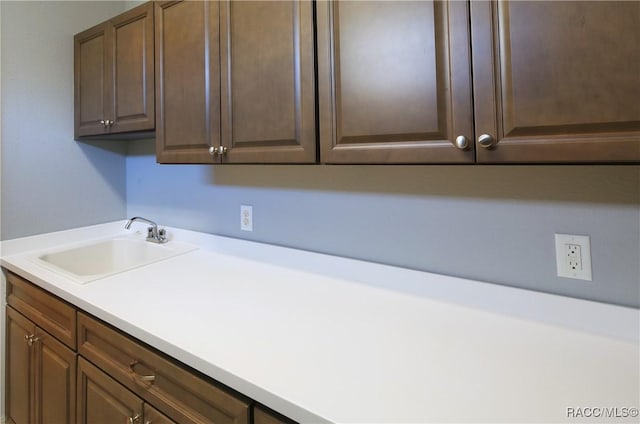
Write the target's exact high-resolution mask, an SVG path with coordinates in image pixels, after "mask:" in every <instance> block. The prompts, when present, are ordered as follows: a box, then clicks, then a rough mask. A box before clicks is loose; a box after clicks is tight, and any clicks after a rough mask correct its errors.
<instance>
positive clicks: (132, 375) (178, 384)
mask: <svg viewBox="0 0 640 424" xmlns="http://www.w3.org/2000/svg"><path fill="white" fill-rule="evenodd" d="M78 351H79V353H80V354H81V355H82V356H84V357H85V358H87V359H89V360H90V361H91V362H93V363H94V364H96V365H97V366H98V367H100V368H102V370H103V371H105V372H106V373H107V374H109V375H111V376H112V377H113V378H115V379H116V380H117V381H119V382H120V383H122V384H123V385H125V386H126V387H128V388H129V389H130V390H132V391H133V392H134V393H136V394H137V395H138V396H140V397H141V398H143V399H144V400H145V401H147V402H149V403H150V404H152V405H154V406H155V407H156V408H158V410H160V411H161V412H162V413H164V414H166V415H167V416H168V417H169V418H171V419H173V420H175V421H176V422H178V423H215V424H227V423H229V424H231V423H234V424H242V423H248V421H249V404H248V403H247V402H245V401H244V400H241V399H239V398H237V397H235V396H234V395H232V394H230V393H228V392H226V391H225V390H223V389H222V388H220V387H217V386H216V385H213V384H211V383H209V382H207V381H205V380H204V379H202V378H200V377H197V376H195V375H194V374H192V373H191V372H190V371H188V370H187V369H185V368H183V367H180V366H178V365H176V364H175V363H174V362H172V361H169V360H168V359H165V357H164V356H162V355H160V354H158V353H155V352H153V351H152V350H150V349H149V348H147V347H145V346H143V345H142V344H140V343H139V342H137V341H135V340H133V339H132V338H130V337H129V336H126V335H124V334H122V333H120V332H118V331H116V330H114V329H112V328H110V327H108V326H107V325H105V324H102V323H100V322H98V321H97V320H96V319H94V318H91V317H89V316H88V315H85V314H83V313H79V314H78Z"/></svg>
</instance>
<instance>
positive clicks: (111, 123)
mask: <svg viewBox="0 0 640 424" xmlns="http://www.w3.org/2000/svg"><path fill="white" fill-rule="evenodd" d="M114 123H115V122H113V121H111V120H109V119H107V126H108V127H110V126H112V125H113V124H114Z"/></svg>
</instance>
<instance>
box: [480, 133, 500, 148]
mask: <svg viewBox="0 0 640 424" xmlns="http://www.w3.org/2000/svg"><path fill="white" fill-rule="evenodd" d="M478 144H479V145H481V146H482V147H484V148H485V149H488V148H489V147H493V146H495V145H496V140H495V138H493V137H491V136H490V135H489V134H482V135H481V136H480V137H478Z"/></svg>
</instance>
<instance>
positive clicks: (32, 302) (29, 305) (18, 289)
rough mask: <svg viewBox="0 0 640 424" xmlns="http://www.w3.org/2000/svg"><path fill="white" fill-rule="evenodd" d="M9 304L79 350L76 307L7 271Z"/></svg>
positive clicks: (63, 341) (72, 347) (73, 348)
mask: <svg viewBox="0 0 640 424" xmlns="http://www.w3.org/2000/svg"><path fill="white" fill-rule="evenodd" d="M7 303H8V304H9V305H11V306H13V308H14V309H15V310H17V311H18V312H20V313H22V314H23V315H24V316H26V317H27V318H29V319H30V320H31V321H33V322H34V323H35V324H36V325H37V326H38V327H40V328H42V329H43V330H45V331H46V332H48V333H49V334H51V335H52V336H54V337H56V338H57V339H58V340H60V341H61V342H62V343H64V344H66V345H67V346H69V347H70V348H71V349H72V350H75V349H76V309H75V308H74V307H73V306H71V305H69V304H68V303H66V302H64V301H62V300H60V299H58V298H57V297H55V296H53V295H52V294H49V293H47V292H46V291H44V290H42V289H41V288H39V287H36V286H35V285H33V284H32V283H30V282H28V281H27V280H25V279H24V278H22V277H19V276H17V275H16V274H13V273H11V272H7Z"/></svg>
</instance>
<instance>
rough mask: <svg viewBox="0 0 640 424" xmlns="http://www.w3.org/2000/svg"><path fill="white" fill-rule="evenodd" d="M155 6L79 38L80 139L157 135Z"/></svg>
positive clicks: (77, 127) (77, 134) (76, 40)
mask: <svg viewBox="0 0 640 424" xmlns="http://www.w3.org/2000/svg"><path fill="white" fill-rule="evenodd" d="M153 54H154V49H153V4H152V3H146V4H143V5H141V6H138V7H136V8H134V9H131V10H129V11H128V12H125V13H123V14H122V15H119V16H117V17H115V18H113V19H111V20H109V21H107V22H105V23H103V24H100V25H98V26H95V27H93V28H91V29H88V30H86V31H84V32H82V33H80V34H77V35H76V36H75V37H74V57H75V63H74V78H75V137H76V138H79V137H85V136H105V135H106V136H109V135H111V134H113V135H115V134H122V133H134V132H145V133H146V134H147V135H148V132H149V131H153V129H154V127H155V100H154V68H153Z"/></svg>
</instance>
